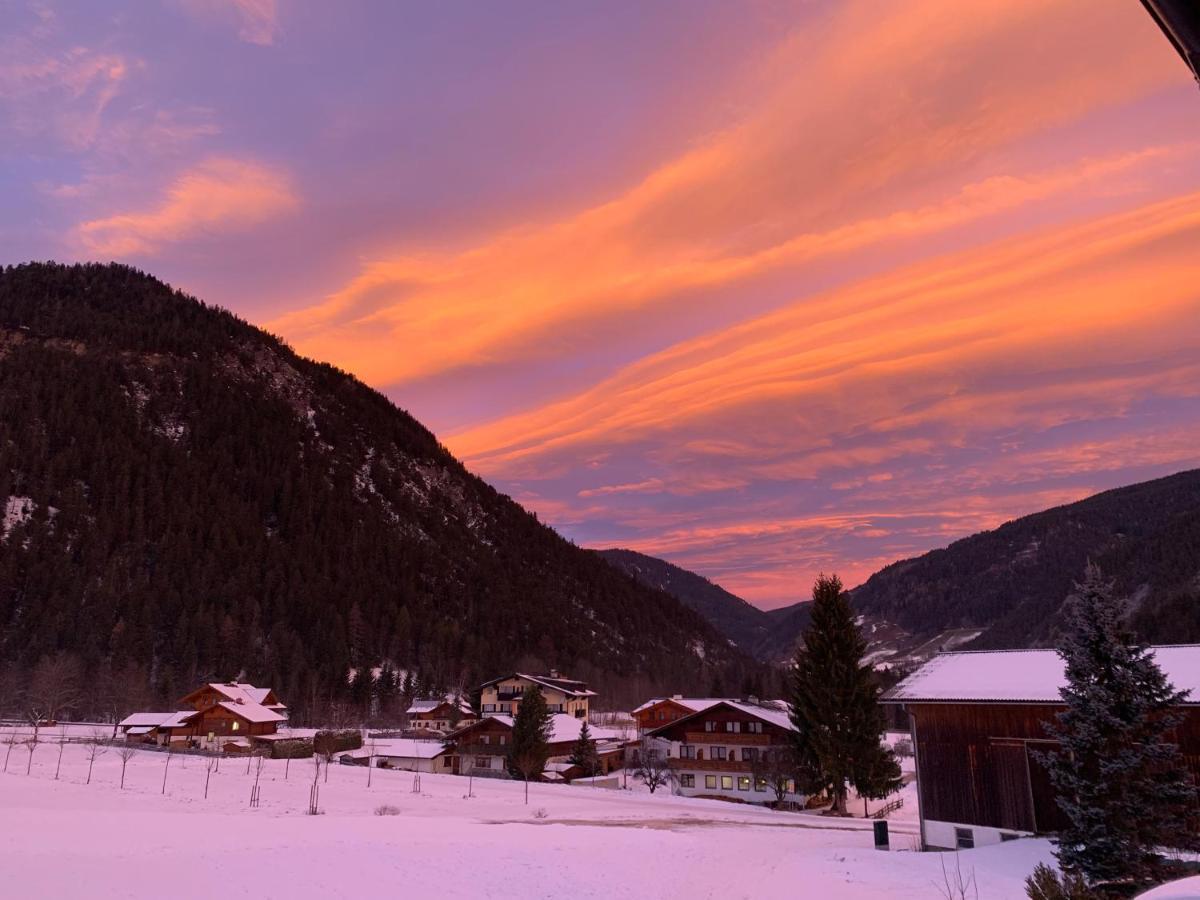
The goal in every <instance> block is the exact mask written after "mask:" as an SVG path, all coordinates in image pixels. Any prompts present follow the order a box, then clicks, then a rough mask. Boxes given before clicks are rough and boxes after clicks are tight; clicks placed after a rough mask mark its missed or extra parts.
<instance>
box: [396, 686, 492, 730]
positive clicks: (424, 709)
mask: <svg viewBox="0 0 1200 900" xmlns="http://www.w3.org/2000/svg"><path fill="white" fill-rule="evenodd" d="M456 707H457V709H458V714H457V718H456V717H455V714H454V710H455V708H456ZM475 719H476V716H475V711H474V710H473V709H471V704H470V703H468V702H467V701H466V700H463V699H462V698H461V697H459V698H456V697H455V696H454V695H453V694H448V695H446V696H445V697H443V698H442V699H440V700H414V701H413V702H412V703H411V704H410V705H409V707H408V724H409V727H410V728H415V729H417V730H419V731H443V732H444V731H450V730H451V729H453V728H457V727H459V726H462V725H470V724H471V723H472V722H474V721H475Z"/></svg>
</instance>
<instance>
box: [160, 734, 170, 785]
mask: <svg viewBox="0 0 1200 900" xmlns="http://www.w3.org/2000/svg"><path fill="white" fill-rule="evenodd" d="M170 768H171V738H170V736H169V735H168V737H167V759H166V761H165V762H164V763H163V783H162V792H163V794H166V793H167V771H168V770H169V769H170Z"/></svg>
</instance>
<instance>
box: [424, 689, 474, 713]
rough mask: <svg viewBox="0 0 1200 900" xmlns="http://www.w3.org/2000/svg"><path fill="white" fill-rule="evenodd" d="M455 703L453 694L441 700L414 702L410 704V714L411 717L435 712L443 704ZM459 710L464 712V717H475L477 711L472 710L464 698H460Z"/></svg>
mask: <svg viewBox="0 0 1200 900" xmlns="http://www.w3.org/2000/svg"><path fill="white" fill-rule="evenodd" d="M453 703H454V695H453V694H449V695H447V696H446V697H443V698H442V699H441V700H414V701H412V703H411V704H409V707H408V714H409V715H410V716H412V715H416V714H417V713H427V712H433V711H434V710H435V709H437V708H438V707H439V706H442V705H443V704H453ZM458 708H459V711H460V712H462V714H463V715H464V716H474V715H475V711H474V710H473V709H471V704H470V703H468V702H467V701H466V700H464V699H463V698H462V697H459V698H458Z"/></svg>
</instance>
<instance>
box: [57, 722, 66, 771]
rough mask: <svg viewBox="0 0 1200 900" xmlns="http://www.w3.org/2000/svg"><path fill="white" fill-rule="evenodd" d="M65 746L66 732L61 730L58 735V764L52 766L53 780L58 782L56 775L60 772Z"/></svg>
mask: <svg viewBox="0 0 1200 900" xmlns="http://www.w3.org/2000/svg"><path fill="white" fill-rule="evenodd" d="M66 746H67V730H66V729H65V728H63V729H61V731H60V734H59V735H58V762H57V763H56V764H55V766H54V780H55V781H58V773H59V772H61V771H62V758H63V750H64V749H66Z"/></svg>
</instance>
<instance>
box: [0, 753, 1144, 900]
mask: <svg viewBox="0 0 1200 900" xmlns="http://www.w3.org/2000/svg"><path fill="white" fill-rule="evenodd" d="M0 749H6V748H3V745H2V744H0ZM57 755H58V754H57V747H54V746H46V745H43V746H42V747H41V749H40V750H39V751H38V752H37V753H36V754H35V755H34V758H33V761H32V762H33V765H32V774H31V775H29V776H26V775H25V766H26V761H27V757H26V753H25V750H24V748H23V747H22V746H20V745H18V746H17V748H16V749H15V750H14V751H13V760H12V763H11V764H10V766H9V768H8V772H7V773H3V774H0V810H3V813H2V814H0V871H3V872H4V873H5V876H4V888H3V890H2V891H0V893H3V894H4V895H5V896H13V897H35V896H36V897H67V896H77V895H80V894H82V893H86V895H87V897H88V898H89V900H108V898H115V897H128V896H130V895H132V894H133V893H134V892H136V891H140V890H141V888H140V887H136V888H135V887H134V885H138V886H141V885H155V884H160V885H170V894H171V896H172V898H173V900H190V898H211V897H215V896H227V895H229V894H230V893H231V892H232V893H235V894H238V895H239V896H241V895H245V896H264V897H267V896H270V897H287V898H289V900H307V898H320V900H337V898H354V900H362V898H363V897H370V896H382V895H383V894H384V893H395V892H396V890H397V889H398V888H399V890H400V893H401V894H403V895H404V896H434V895H436V896H438V897H440V898H446V900H463V898H475V897H479V896H488V897H489V898H497V900H509V898H512V900H516V898H521V900H526V898H558V897H571V898H573V900H591V898H614V900H633V898H642V897H651V896H652V897H678V898H688V900H691V898H722V900H725V898H741V897H755V898H763V900H773V898H794V897H797V896H799V895H801V894H803V895H804V896H810V897H820V898H822V900H863V898H876V897H878V898H889V900H928V898H930V897H936V896H938V894H937V891H936V888H935V887H934V885H935V884H938V883H940V882H941V880H942V865H943V863H944V864H945V865H946V866H947V867H948V868H950V870H951V871H953V870H954V865H955V862H956V861H957V862H958V863H960V864H961V868H962V871H963V872H964V873H969V872H974V874H975V877H976V881H977V882H978V884H979V898H980V900H1008V898H1015V897H1022V896H1024V891H1023V888H1022V883H1023V881H1024V878H1025V877H1026V876H1027V875H1028V874H1029V873H1030V872H1031V871H1032V870H1033V868H1034V866H1035V865H1036V864H1037V863H1039V862H1051V861H1052V857H1051V852H1050V845H1049V843H1048V842H1047V841H1044V840H1037V839H1026V840H1019V841H1012V842H1008V843H1004V844H998V845H994V846H990V847H986V848H979V849H975V850H964V851H960V852H959V853H957V854H953V855H952V854H948V853H914V852H909V850H910V848H911V846H912V843H913V842H914V841H915V839H916V837H915V835H916V831H917V828H916V825H915V823H907V822H900V821H896V822H892V823H891V834H892V850H893V852H891V853H884V852H880V851H877V850H875V849H874V848H873V842H872V835H871V823H870V822H868V821H863V820H861V819H855V820H844V819H829V818H823V817H820V816H816V815H807V814H800V813H785V812H774V811H772V810H767V809H763V808H759V807H753V806H748V805H741V804H733V803H722V802H720V801H713V800H701V799H692V798H684V797H678V796H674V795H672V794H671V793H669V792H664V791H663V790H659V791H658V792H656V793H655V794H650V793H649V792H648V791H645V790H642V791H626V790H619V789H609V790H605V789H601V788H599V787H592V786H571V785H561V784H533V785H530V786H529V803H528V805H526V804H525V803H524V802H523V790H524V788H523V785H522V784H521V783H519V782H514V781H501V780H495V779H480V778H477V779H474V784H473V793H474V796H473V797H471V798H468V797H466V796H465V795H466V794H467V788H468V779H466V778H462V777H457V776H452V775H435V774H423V775H421V778H420V789H419V792H416V793H414V791H413V787H414V776H413V775H412V773H408V772H395V771H387V770H379V769H376V770H373V771H372V773H371V787H370V788H368V787H367V777H368V773H367V771H365V770H364V769H361V768H358V767H354V766H338V765H333V766H330V767H329V769H328V776H329V781H328V783H324V782H323V781H322V783H321V784H320V806H321V808H322V810H323V812H324V814H323V815H319V816H306V815H304V814H303V810H304V808H305V806H306V805H307V800H308V794H309V788H310V786H311V784H312V773H313V764H312V761H311V760H291V761H290V764H287V763H285V762H284V761H283V760H267V761H265V763H264V765H263V770H262V776H261V782H260V785H261V804H260V806H259V807H258V808H255V809H251V808H249V806H248V800H249V795H250V788H251V785H252V784H253V783H254V770H253V767H251V770H250V774H247V760H245V759H239V758H231V759H223V760H221V763H220V769H219V771H216V772H214V773H212V775H211V783H210V785H209V795H208V798H207V799H205V798H204V782H205V777H206V775H207V774H208V773H206V771H205V766H204V762H205V760H204V759H203V758H201V757H196V756H190V755H187V754H174V755H172V756H171V757H170V761H169V766H170V768H169V769H168V770H167V780H166V792H165V794H164V793H161V791H162V788H163V774H164V765H165V764H167V761H168V757H167V755H166V754H165V753H161V752H154V751H149V750H141V749H138V750H137V751H136V752H135V754H134V756H133V758H132V759H131V760H130V761H129V766H128V770H127V772H126V789H125V790H120V789H119V787H118V784H119V781H120V774H121V762H120V760H119V759H118V758H117V756H116V754H115V753H112V752H109V753H107V754H105V755H104V756H101V757H100V758H99V759H97V760H96V765H95V772H94V774H93V777H92V783H91V784H90V785H84V783H83V782H84V780H85V779H86V776H87V755H86V748H85V746H84V745H82V744H77V743H72V744H68V745H66V748H65V752H64V754H63V760H62V773H61V776H60V778H59V780H57V781H56V780H54V772H55V764H56V757H57ZM0 761H2V756H0ZM288 765H290V775H289V777H288V778H287V779H286V780H285V778H284V772H285V766H288ZM324 775H325V773H324V772H322V778H324ZM385 804H386V805H389V806H394V807H396V808H397V809H398V810H399V814H398V815H375V810H376V808H377V807H380V806H382V805H385ZM264 860H269V864H264ZM568 861H569V862H568ZM464 865H465V867H464ZM180 872H187V873H188V874H187V877H186V878H180V877H179V873H180ZM447 873H458V875H456V876H452V877H447ZM481 879H482V880H481ZM1156 900H1157V898H1156Z"/></svg>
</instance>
